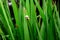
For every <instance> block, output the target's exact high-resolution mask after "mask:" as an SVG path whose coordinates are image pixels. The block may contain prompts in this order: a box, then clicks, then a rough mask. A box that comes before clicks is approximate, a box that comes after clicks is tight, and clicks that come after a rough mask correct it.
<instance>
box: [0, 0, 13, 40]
mask: <svg viewBox="0 0 60 40" xmlns="http://www.w3.org/2000/svg"><path fill="white" fill-rule="evenodd" d="M0 5H1V6H0V7H1V9H0V10H2V11H3V12H2V13H3V15H4V17H5V20H6V22H7V25H8V27H9V31H10V35H11V38H12V40H14V36H13V33H12V30H11V27H10V25H9V22H8V19H7V16H6V13H5V10H4V7H3V3H2V1H1V0H0Z"/></svg>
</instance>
